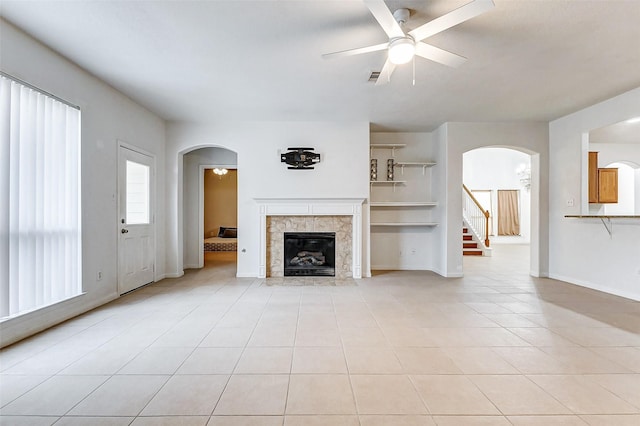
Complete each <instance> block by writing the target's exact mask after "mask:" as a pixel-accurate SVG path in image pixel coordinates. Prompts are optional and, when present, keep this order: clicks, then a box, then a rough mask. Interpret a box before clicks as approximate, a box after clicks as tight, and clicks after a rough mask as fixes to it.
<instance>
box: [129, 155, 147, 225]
mask: <svg viewBox="0 0 640 426" xmlns="http://www.w3.org/2000/svg"><path fill="white" fill-rule="evenodd" d="M149 190H150V185H149V166H147V165H145V164H140V163H136V162H134V161H130V160H127V217H126V222H127V225H142V224H144V225H147V224H149V222H150V221H149V202H150V201H151V200H150V197H149Z"/></svg>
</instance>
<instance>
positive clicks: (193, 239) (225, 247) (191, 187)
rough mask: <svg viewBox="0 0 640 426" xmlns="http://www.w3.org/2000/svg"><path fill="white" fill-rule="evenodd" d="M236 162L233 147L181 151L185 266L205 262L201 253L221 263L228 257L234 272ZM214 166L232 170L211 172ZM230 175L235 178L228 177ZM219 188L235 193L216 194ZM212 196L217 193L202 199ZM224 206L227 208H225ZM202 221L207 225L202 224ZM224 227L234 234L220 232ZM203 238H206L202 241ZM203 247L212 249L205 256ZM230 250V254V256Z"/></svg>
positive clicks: (188, 267) (201, 264) (235, 248)
mask: <svg viewBox="0 0 640 426" xmlns="http://www.w3.org/2000/svg"><path fill="white" fill-rule="evenodd" d="M237 164H238V162H237V154H236V153H235V152H234V151H231V150H229V149H226V148H222V147H217V146H209V147H198V148H196V149H192V150H190V151H188V152H185V153H183V155H182V188H181V189H182V206H181V212H182V219H183V220H182V247H183V265H184V268H185V269H191V268H202V267H203V266H205V257H206V258H208V259H213V258H216V259H217V258H218V257H219V258H220V259H224V262H222V263H224V264H228V263H229V261H230V260H232V261H233V263H234V271H233V272H234V273H235V272H236V271H235V262H236V256H235V254H236V250H237ZM214 168H218V169H225V170H227V171H228V170H232V172H231V173H229V172H227V174H225V175H219V176H218V175H215V176H214V173H213V169H214ZM210 175H211V176H210ZM234 176H235V177H236V179H232V178H233V177H234ZM205 178H207V179H206V181H207V182H205ZM223 179H224V181H223ZM218 180H219V182H218ZM206 183H209V185H206ZM218 184H220V185H218ZM205 187H206V188H205ZM221 190H222V191H223V192H228V191H235V196H231V197H229V196H226V197H224V196H223V197H220V191H221ZM216 196H217V197H219V198H218V200H217V201H216V200H215V199H214V200H209V202H208V203H205V201H206V199H207V197H209V198H210V197H214V198H215V197H216ZM229 200H235V201H233V203H234V205H229V202H230V201H229ZM206 206H207V207H209V209H207V214H208V215H209V216H214V217H206V216H205V207H206ZM225 210H228V211H227V212H225ZM205 222H206V224H207V226H205ZM218 222H219V223H218ZM213 228H215V229H213ZM227 228H235V231H236V235H235V236H232V235H231V233H230V232H221V231H224V230H226V229H227ZM205 240H207V244H206V245H205ZM213 240H215V241H213ZM234 243H235V244H234ZM205 248H206V249H208V250H207V252H209V251H210V252H212V253H211V255H208V256H205ZM213 252H221V253H217V254H216V253H213ZM222 252H227V253H222ZM230 252H233V253H230ZM231 254H233V256H230V255H231Z"/></svg>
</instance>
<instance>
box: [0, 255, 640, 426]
mask: <svg viewBox="0 0 640 426" xmlns="http://www.w3.org/2000/svg"><path fill="white" fill-rule="evenodd" d="M527 251H528V247H527V246H522V245H504V246H501V245H496V246H495V248H494V256H493V257H491V258H475V257H471V258H465V260H464V261H465V265H464V266H465V277H464V278H461V279H444V278H442V277H439V276H437V275H435V274H433V273H429V272H417V271H405V272H378V273H375V274H374V277H373V278H370V279H363V280H360V281H358V282H357V284H356V285H343V286H342V285H341V286H327V285H311V286H301V285H298V286H282V285H266V283H265V282H264V280H258V279H246V278H245V279H239V278H235V277H234V273H235V264H234V263H233V259H232V258H229V255H228V254H226V255H223V257H222V258H219V257H216V256H208V258H207V264H208V265H210V267H207V268H205V269H202V270H198V271H188V272H187V274H186V275H185V276H184V277H183V278H180V279H172V280H164V281H161V282H159V283H156V284H154V285H151V286H148V287H145V288H143V289H141V290H139V291H136V292H134V293H132V294H129V295H127V296H125V297H122V298H120V299H119V300H117V301H115V302H113V303H110V304H108V305H106V306H103V307H101V308H99V309H96V310H94V311H92V312H89V313H87V314H85V315H82V316H80V317H78V318H75V319H73V320H71V321H67V322H66V323H64V324H61V325H59V326H57V327H54V328H52V329H50V330H47V331H45V332H43V333H40V334H38V335H36V336H34V337H32V338H29V339H26V340H24V341H22V342H19V343H17V344H15V345H13V346H10V347H8V348H5V349H4V350H2V351H1V352H0V370H1V373H0V407H1V408H0V414H1V417H0V423H1V424H2V425H51V424H56V425H135V426H139V425H194V426H195V425H201V426H202V425H209V426H238V425H245V426H298V425H304V426H314V425H332V426H334V425H335V426H341V425H344V426H352V425H353V426H355V425H362V426H377V425H385V426H387V425H392V426H417V425H422V426H424V425H439V426H448V425H465V426H467V425H470V426H473V425H491V426H500V425H551V426H553V425H594V426H595V425H597V426H602V425H611V426H624V425H634V426H637V425H640V303H637V302H633V301H630V300H626V299H622V298H618V297H614V296H611V295H607V294H603V293H599V292H597V291H591V290H588V289H584V288H580V287H576V286H572V285H569V284H566V283H562V282H559V281H555V280H551V279H536V278H532V277H530V276H529V275H528V273H527V271H528V270H529V265H528V256H527ZM225 256H226V258H225Z"/></svg>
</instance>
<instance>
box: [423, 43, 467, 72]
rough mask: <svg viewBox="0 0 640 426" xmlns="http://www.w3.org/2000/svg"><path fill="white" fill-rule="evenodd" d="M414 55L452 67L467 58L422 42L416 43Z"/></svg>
mask: <svg viewBox="0 0 640 426" xmlns="http://www.w3.org/2000/svg"><path fill="white" fill-rule="evenodd" d="M416 55H418V56H421V57H423V58H425V59H428V60H430V61H433V62H437V63H439V64H442V65H447V66H450V67H453V68H457V67H459V66H460V65H462V64H464V63H465V62H466V60H467V58H465V57H462V56H460V55H456V54H455V53H451V52H447V51H446V50H442V49H440V48H439V47H435V46H431V45H430V44H427V43H423V42H418V43H416Z"/></svg>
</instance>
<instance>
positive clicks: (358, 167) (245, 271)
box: [166, 122, 369, 277]
mask: <svg viewBox="0 0 640 426" xmlns="http://www.w3.org/2000/svg"><path fill="white" fill-rule="evenodd" d="M206 146H218V147H224V148H227V149H230V150H232V151H235V152H236V153H237V154H238V229H239V230H241V231H240V232H238V270H237V275H238V276H244V277H257V276H258V266H259V258H258V255H259V235H260V234H259V220H258V219H259V214H258V213H259V212H258V206H257V204H256V202H255V201H254V198H298V199H302V198H339V197H344V198H363V199H366V198H368V193H369V185H368V177H369V165H368V160H367V159H368V157H369V123H367V122H339V123H333V122H332V123H329V122H241V123H240V122H229V123H219V124H209V125H197V124H190V123H170V124H169V125H168V128H167V154H166V155H167V172H168V176H167V206H168V217H167V229H166V232H167V268H168V271H169V273H170V274H171V276H180V275H182V273H183V268H184V257H183V253H184V251H183V246H182V242H183V229H184V228H183V223H184V218H183V217H182V209H183V206H184V203H183V193H182V186H183V185H182V180H183V171H182V169H183V159H182V157H183V155H184V154H185V153H187V152H189V151H192V150H193V149H195V148H201V147H206ZM298 146H303V147H313V148H315V150H316V152H318V153H320V154H321V156H322V159H321V162H320V164H318V165H316V168H315V170H287V167H286V164H284V163H281V162H280V150H286V149H287V148H288V147H298ZM368 226H369V223H368V221H367V220H366V219H365V215H363V227H365V229H366V228H368ZM366 249H367V247H366V246H365V247H363V260H364V261H363V271H365V273H366V272H367V271H368V270H369V266H368V264H367V263H366V259H368V253H367V252H366Z"/></svg>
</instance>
